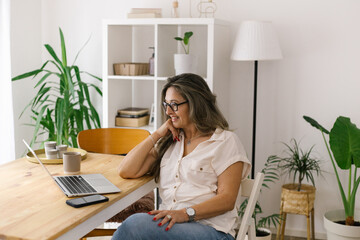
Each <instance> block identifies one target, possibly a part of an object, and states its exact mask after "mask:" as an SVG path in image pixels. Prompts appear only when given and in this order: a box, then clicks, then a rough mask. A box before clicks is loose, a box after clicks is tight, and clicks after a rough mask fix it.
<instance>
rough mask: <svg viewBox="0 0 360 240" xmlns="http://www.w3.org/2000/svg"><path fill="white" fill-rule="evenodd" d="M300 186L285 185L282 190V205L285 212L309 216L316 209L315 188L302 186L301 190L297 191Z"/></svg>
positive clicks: (306, 185)
mask: <svg viewBox="0 0 360 240" xmlns="http://www.w3.org/2000/svg"><path fill="white" fill-rule="evenodd" d="M297 187H298V184H293V183H290V184H284V185H283V186H282V190H281V205H282V209H283V212H286V213H294V214H302V215H309V214H310V212H311V209H313V208H314V201H315V191H316V188H315V187H314V186H311V185H308V184H302V185H301V190H300V191H297Z"/></svg>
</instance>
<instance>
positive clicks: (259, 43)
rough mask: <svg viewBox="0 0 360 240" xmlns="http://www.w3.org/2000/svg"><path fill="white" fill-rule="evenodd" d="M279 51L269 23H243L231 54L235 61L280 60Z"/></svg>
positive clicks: (275, 36)
mask: <svg viewBox="0 0 360 240" xmlns="http://www.w3.org/2000/svg"><path fill="white" fill-rule="evenodd" d="M281 58H282V54H281V49H280V46H279V41H278V38H277V35H276V33H275V31H274V29H273V27H272V24H271V22H260V21H244V22H242V23H241V25H240V27H239V29H238V32H237V35H236V38H235V43H234V47H233V51H232V53H231V59H232V60H235V61H252V60H253V61H257V60H276V59H281Z"/></svg>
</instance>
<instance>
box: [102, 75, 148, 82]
mask: <svg viewBox="0 0 360 240" xmlns="http://www.w3.org/2000/svg"><path fill="white" fill-rule="evenodd" d="M108 79H119V80H150V81H154V80H155V77H154V76H150V75H140V76H119V75H109V76H108Z"/></svg>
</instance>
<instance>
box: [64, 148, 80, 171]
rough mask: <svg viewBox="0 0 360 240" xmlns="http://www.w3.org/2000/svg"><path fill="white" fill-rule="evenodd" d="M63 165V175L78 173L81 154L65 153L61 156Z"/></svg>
mask: <svg viewBox="0 0 360 240" xmlns="http://www.w3.org/2000/svg"><path fill="white" fill-rule="evenodd" d="M63 165H64V173H65V174H78V173H80V166H81V154H80V153H79V152H65V153H64V154H63Z"/></svg>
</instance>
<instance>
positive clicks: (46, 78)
mask: <svg viewBox="0 0 360 240" xmlns="http://www.w3.org/2000/svg"><path fill="white" fill-rule="evenodd" d="M59 32H60V40H61V55H62V56H61V59H60V58H59V57H58V56H57V54H56V53H55V51H54V49H53V48H52V47H51V46H50V45H49V44H45V45H44V46H45V48H46V50H47V51H48V53H49V54H50V56H51V57H52V59H51V60H47V61H46V62H45V63H44V64H43V65H42V66H41V68H40V69H36V70H34V71H30V72H27V73H24V74H21V75H19V76H16V77H14V78H12V81H17V80H20V79H24V78H28V77H32V79H35V78H36V77H38V78H39V80H38V81H37V83H36V85H35V87H34V88H37V89H38V92H37V94H36V95H35V97H34V98H33V99H31V101H30V103H29V104H28V105H27V106H26V107H25V109H24V110H23V111H22V113H21V115H20V117H19V118H21V116H22V115H23V113H24V112H25V110H26V109H27V108H29V107H30V109H31V113H32V114H31V119H33V120H34V121H35V123H31V124H27V125H30V126H33V127H34V133H33V138H32V140H31V143H30V145H33V144H34V143H35V142H37V139H38V137H39V136H41V135H43V134H46V133H48V135H47V136H46V137H45V140H44V141H42V143H43V142H45V141H56V142H57V144H67V145H69V146H73V147H77V141H76V137H77V134H78V133H79V132H80V131H82V130H83V129H84V127H85V126H84V125H86V127H87V128H88V129H91V128H92V125H93V126H94V127H95V128H99V127H101V126H100V118H99V114H98V113H97V111H96V109H95V108H94V106H93V104H92V103H91V100H90V92H89V88H90V87H92V88H94V89H95V91H96V92H97V93H98V94H100V96H102V91H101V90H100V89H99V88H98V87H97V86H96V85H94V84H90V83H85V82H83V81H82V79H81V75H82V74H87V75H89V76H91V77H93V78H95V79H97V80H99V81H102V79H101V78H99V77H96V76H94V75H92V74H90V73H87V72H84V71H80V69H79V67H78V66H76V65H74V63H75V61H76V59H77V57H78V55H79V53H80V52H81V50H82V49H83V48H84V47H83V48H81V49H80V51H79V52H78V53H77V55H76V57H75V60H74V63H73V64H72V65H70V66H69V65H68V62H67V57H66V55H67V54H66V47H65V40H64V35H63V32H62V30H61V29H60V28H59ZM85 45H86V43H85ZM85 45H84V46H85ZM45 67H46V68H45ZM50 67H52V68H51V69H55V71H53V70H50Z"/></svg>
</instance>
